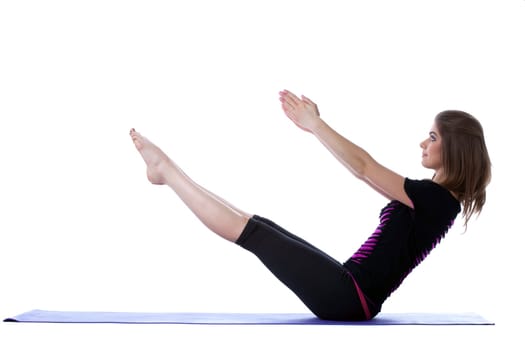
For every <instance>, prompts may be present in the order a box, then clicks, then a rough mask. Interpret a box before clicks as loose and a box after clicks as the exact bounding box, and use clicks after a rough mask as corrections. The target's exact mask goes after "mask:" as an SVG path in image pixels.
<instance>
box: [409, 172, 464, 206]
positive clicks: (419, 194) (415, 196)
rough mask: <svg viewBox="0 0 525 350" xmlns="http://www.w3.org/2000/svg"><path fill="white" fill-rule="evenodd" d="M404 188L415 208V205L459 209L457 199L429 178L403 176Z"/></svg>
mask: <svg viewBox="0 0 525 350" xmlns="http://www.w3.org/2000/svg"><path fill="white" fill-rule="evenodd" d="M404 188H405V192H406V193H407V195H408V196H409V197H410V199H411V200H412V202H413V203H414V208H415V209H417V207H420V208H422V207H425V208H428V209H437V208H443V207H448V208H451V209H453V210H458V211H459V210H460V209H461V208H460V204H459V202H458V200H457V199H456V198H455V197H454V196H453V195H452V194H451V193H450V192H449V191H448V190H447V189H446V188H444V187H443V186H441V185H440V184H438V183H436V182H434V181H432V180H430V179H423V180H414V179H410V178H405V182H404Z"/></svg>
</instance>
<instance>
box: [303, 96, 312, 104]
mask: <svg viewBox="0 0 525 350" xmlns="http://www.w3.org/2000/svg"><path fill="white" fill-rule="evenodd" d="M301 99H302V100H303V101H304V102H306V103H308V104H309V105H315V103H314V101H312V100H310V99H309V98H308V97H306V96H305V95H301Z"/></svg>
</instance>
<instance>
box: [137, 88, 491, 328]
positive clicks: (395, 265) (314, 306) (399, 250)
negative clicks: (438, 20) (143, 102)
mask: <svg viewBox="0 0 525 350" xmlns="http://www.w3.org/2000/svg"><path fill="white" fill-rule="evenodd" d="M280 101H281V104H282V108H283V111H284V113H285V114H286V116H287V117H288V118H290V119H291V120H292V121H293V122H294V123H295V124H296V125H297V126H298V127H299V128H301V129H303V130H305V131H307V132H310V133H312V134H313V135H315V136H316V137H317V138H318V139H319V141H320V142H321V143H322V144H323V145H324V146H325V147H326V148H327V149H328V150H329V151H330V152H331V153H332V154H333V155H334V156H335V157H336V158H337V159H338V160H339V161H340V162H341V163H342V164H343V165H344V166H345V167H347V168H348V170H350V171H351V172H352V173H353V174H354V175H355V176H356V177H357V178H359V179H361V180H363V181H364V182H366V183H367V184H368V185H370V187H372V188H373V189H375V190H376V191H378V192H379V193H381V194H382V195H384V196H385V197H386V198H388V199H389V200H390V202H389V203H388V204H387V205H386V207H384V208H383V209H382V211H381V215H380V223H379V226H378V227H377V229H376V230H375V231H374V233H373V234H372V235H371V236H370V238H369V239H368V240H367V241H366V242H365V243H364V244H363V245H362V246H361V247H360V249H359V250H358V251H357V252H356V253H354V255H352V256H351V257H350V258H349V259H348V260H347V261H346V262H345V263H343V264H341V263H340V262H338V261H336V260H334V259H333V258H331V257H330V256H328V255H326V254H325V253H323V252H322V251H320V250H319V249H317V248H315V247H314V246H312V245H311V244H309V243H308V242H305V241H304V240H302V239H301V238H299V237H297V236H295V235H293V234H291V233H290V232H288V231H286V230H285V229H283V228H281V227H279V226H278V225H276V224H275V223H273V222H272V221H270V220H268V219H265V218H263V217H260V216H257V215H252V214H249V213H246V212H244V211H242V210H240V209H238V208H236V207H234V206H233V205H231V204H230V203H228V202H226V201H225V200H223V199H222V198H220V197H218V196H216V195H215V194H213V193H211V192H209V191H208V190H206V189H205V188H203V187H201V186H200V185H198V184H197V183H195V182H193V181H192V180H191V179H190V178H189V177H188V176H187V175H186V174H185V173H184V172H183V171H182V170H181V169H180V168H179V167H178V166H177V165H176V164H175V162H173V161H172V160H171V159H170V158H169V157H168V156H167V155H166V154H165V153H164V152H162V150H160V149H159V148H158V147H157V146H155V145H154V144H153V143H151V142H150V141H149V140H148V139H146V138H145V137H143V136H142V135H140V134H139V133H138V132H136V131H135V130H134V129H132V130H131V132H130V135H131V138H132V140H133V142H134V144H135V146H136V148H137V149H138V151H139V152H140V154H141V155H142V157H143V159H144V161H145V162H146V165H147V176H148V179H149V181H151V182H152V183H153V184H159V185H168V186H169V187H170V188H171V189H173V191H175V193H176V194H177V195H178V196H179V197H180V198H181V199H182V201H183V202H184V203H185V204H186V205H187V206H188V207H189V208H190V209H191V210H192V211H193V213H194V214H195V215H196V216H197V217H198V218H199V219H200V220H201V221H202V222H203V223H204V224H205V225H206V226H207V227H208V228H209V229H210V230H211V231H213V232H215V233H216V234H218V235H219V236H221V237H223V238H225V239H227V240H229V241H231V242H235V243H236V244H238V245H240V246H241V247H243V248H245V249H247V250H249V251H251V252H252V253H254V254H255V255H256V256H257V257H258V258H259V259H260V260H261V261H262V262H263V263H264V264H265V265H266V266H267V267H268V269H270V271H272V273H273V274H274V275H275V276H276V277H277V278H278V279H279V280H281V281H282V282H283V283H284V284H285V285H286V286H288V287H289V288H290V289H291V290H292V291H293V292H294V293H295V294H296V295H297V296H298V297H299V298H300V299H301V300H302V302H303V303H304V304H305V305H306V306H307V307H308V308H309V309H310V310H311V311H312V312H313V313H314V314H315V315H316V316H317V317H319V318H322V319H328V320H341V321H356V320H369V319H371V318H373V317H374V316H375V315H377V314H378V313H379V311H380V310H381V305H382V304H383V302H384V301H385V300H386V299H387V298H388V296H389V295H390V294H391V293H392V292H393V291H394V290H395V289H396V288H397V287H398V286H399V285H400V284H401V282H402V281H403V279H404V278H405V277H406V276H407V275H408V273H410V271H411V270H412V269H413V268H414V267H416V266H417V265H418V264H419V263H420V262H421V261H422V260H423V259H424V258H425V257H426V255H427V254H428V253H429V252H430V250H431V249H432V248H434V247H435V246H436V244H437V243H438V242H439V241H440V240H441V238H442V237H443V236H444V235H445V233H446V232H447V231H448V229H449V228H450V226H451V225H452V224H453V222H454V220H455V218H456V216H457V214H458V213H459V212H460V211H461V207H463V216H464V218H465V226H466V225H467V223H468V220H469V219H470V217H471V216H472V214H474V213H478V214H479V212H480V211H481V209H482V208H483V205H484V203H485V188H486V186H487V185H488V183H489V181H490V174H491V173H490V159H489V156H488V152H487V148H486V146H485V140H484V136H483V130H482V127H481V125H480V123H479V122H478V121H477V120H476V119H475V118H473V117H472V116H470V115H469V114H467V113H465V112H461V111H444V112H441V113H439V114H438V115H437V116H436V118H435V121H434V124H433V125H432V128H431V129H430V132H429V136H428V138H426V139H425V140H424V141H423V142H421V145H420V146H421V148H422V149H423V159H422V165H423V166H424V167H426V168H429V169H433V170H434V176H433V178H432V180H411V179H409V178H404V177H402V176H400V175H398V174H396V173H395V172H393V171H391V170H389V169H387V168H385V167H384V166H382V165H381V164H379V163H378V162H376V161H375V160H374V159H373V158H372V157H371V156H370V155H369V154H368V153H367V152H365V151H364V150H363V149H361V148H360V147H358V146H357V145H355V144H353V143H352V142H350V141H349V140H347V139H345V138H344V137H342V136H341V135H339V134H338V133H337V132H336V131H335V130H333V129H332V128H331V127H330V126H329V125H328V124H327V123H326V122H324V121H323V120H322V119H321V118H320V114H319V111H318V109H317V106H316V105H315V104H314V103H313V102H312V101H311V100H310V99H308V98H306V97H304V96H301V98H299V97H297V96H296V95H294V94H293V93H291V92H289V91H287V90H285V91H281V92H280Z"/></svg>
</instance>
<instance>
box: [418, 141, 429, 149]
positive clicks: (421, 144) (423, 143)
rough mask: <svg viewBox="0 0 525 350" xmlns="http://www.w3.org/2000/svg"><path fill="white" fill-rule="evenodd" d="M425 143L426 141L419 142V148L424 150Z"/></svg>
mask: <svg viewBox="0 0 525 350" xmlns="http://www.w3.org/2000/svg"><path fill="white" fill-rule="evenodd" d="M427 141H428V140H427V139H425V140H423V141H421V143H420V144H419V147H421V148H423V149H425V148H426V147H427Z"/></svg>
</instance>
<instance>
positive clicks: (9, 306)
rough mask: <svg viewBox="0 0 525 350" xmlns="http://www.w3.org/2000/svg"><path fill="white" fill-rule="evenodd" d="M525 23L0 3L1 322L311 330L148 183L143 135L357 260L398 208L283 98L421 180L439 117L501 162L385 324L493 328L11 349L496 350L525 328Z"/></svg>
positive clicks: (464, 5) (432, 11)
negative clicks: (283, 349) (422, 321)
mask: <svg viewBox="0 0 525 350" xmlns="http://www.w3.org/2000/svg"><path fill="white" fill-rule="evenodd" d="M524 16H525V2H524V1H518V0H514V1H510V0H509V1H496V0H494V1H479V0H476V1H474V0H472V1H466V0H461V1H458V0H455V1H451V0H446V1H444V0H440V1H415V0H414V1H408V0H399V1H387V0H376V1H366V2H365V1H335V0H328V1H327V0H324V1H289V0H280V1H273V0H272V1H259V2H256V1H240V0H239V1H233V0H226V1H212V0H200V1H191V2H190V1H187V2H183V1H116V0H105V1H21V0H17V1H1V2H0V132H1V133H2V135H1V137H0V154H1V158H0V160H1V167H2V168H1V172H0V263H1V265H0V283H1V285H0V318H2V319H3V318H6V317H10V316H13V315H16V314H19V313H22V312H25V311H28V310H31V309H34V308H40V309H55V310H105V311H192V312H199V311H201V312H215V311H217V312H306V311H307V310H306V309H305V308H304V306H303V305H302V304H301V303H300V302H299V301H298V300H297V299H296V298H295V296H294V295H292V294H291V293H290V292H289V291H288V290H287V289H286V288H285V287H283V286H282V285H281V284H280V283H279V282H278V281H276V280H275V279H274V278H273V277H272V276H271V275H270V274H269V272H267V271H266V270H265V268H264V267H263V266H262V264H260V263H259V261H257V259H256V258H255V257H253V256H252V255H251V254H249V253H247V252H245V251H243V250H242V249H239V248H238V247H236V246H235V245H232V244H229V243H228V242H226V241H223V240H221V239H219V238H217V237H214V236H213V235H212V234H211V233H209V232H208V231H207V230H206V229H205V228H204V227H203V226H202V225H201V224H200V222H198V221H197V219H195V218H194V217H193V216H192V214H191V213H190V211H189V210H187V209H186V208H185V207H184V206H183V205H182V204H181V202H180V201H179V200H178V199H177V198H176V197H175V195H174V194H173V193H172V192H171V191H170V190H169V189H168V188H163V187H155V186H153V185H150V184H149V183H148V182H147V180H146V177H145V167H144V165H143V163H142V160H141V159H140V157H139V155H138V154H137V153H136V151H135V149H134V147H133V145H132V144H131V142H130V140H129V137H128V130H129V128H131V127H135V128H136V129H138V130H139V131H141V132H142V133H144V134H145V135H147V136H148V137H149V138H150V139H152V140H153V141H155V142H156V143H157V144H158V145H159V146H161V147H162V148H163V149H165V150H166V152H167V153H169V154H170V156H172V157H173V158H174V159H175V160H176V161H177V162H178V163H179V165H180V166H181V167H182V168H184V169H185V171H186V172H187V173H188V174H189V175H190V176H192V177H193V178H194V179H195V180H196V181H198V182H199V183H201V184H202V185H204V186H205V187H207V188H209V189H210V190H212V191H214V192H216V193H218V194H219V195H221V196H223V197H224V198H226V199H227V200H229V201H231V202H233V203H234V204H235V205H237V206H239V207H241V208H242V209H244V210H246V211H248V212H252V213H257V214H260V215H263V216H267V217H269V218H271V219H273V220H274V221H276V222H278V223H279V224H281V225H282V226H284V227H286V228H288V229H289V230H291V231H292V232H294V233H296V234H298V235H300V236H302V237H303V238H305V239H307V240H309V241H311V242H312V243H313V244H315V245H317V246H319V247H320V248H322V249H323V250H325V251H326V252H327V253H329V254H331V255H332V256H334V257H335V258H336V259H338V260H341V261H343V260H346V259H347V258H348V257H349V256H350V255H351V254H352V253H353V252H354V251H355V250H356V249H357V248H358V247H359V245H360V244H361V243H362V242H363V241H364V240H365V239H366V238H367V237H368V235H369V234H370V233H371V232H372V231H373V230H374V229H375V227H376V225H377V216H378V213H379V210H380V209H381V208H382V206H383V205H384V204H385V203H386V201H385V199H384V198H382V197H380V196H379V195H378V194H376V193H375V192H373V191H372V190H370V189H369V188H367V187H366V186H365V185H364V184H362V183H361V182H359V181H358V180H356V179H355V178H354V177H353V176H352V175H351V174H350V173H348V172H347V171H346V170H345V169H344V168H343V167H342V166H341V165H340V164H339V163H337V161H336V160H335V159H333V158H332V157H331V155H330V154H329V153H328V152H327V151H326V150H325V149H324V148H323V147H322V146H321V145H320V143H319V142H318V141H316V140H315V139H314V138H313V137H312V136H311V135H309V134H306V133H304V132H302V131H301V130H300V129H298V128H296V127H295V126H294V125H293V124H292V123H291V122H290V121H289V120H288V119H287V118H286V117H285V116H284V114H283V113H282V112H281V110H280V104H279V101H278V91H280V90H281V89H284V88H287V89H290V90H292V91H294V92H296V93H298V94H305V95H307V96H309V97H310V98H312V99H313V100H314V101H315V102H317V104H318V105H319V108H320V110H321V114H322V117H323V118H324V119H325V120H326V121H327V122H328V123H329V124H331V125H332V126H333V127H334V128H335V129H336V130H338V131H339V132H341V133H342V134H344V135H345V136H347V137H348V138H350V139H351V140H353V141H354V142H356V143H357V144H359V145H361V146H362V147H363V148H365V149H366V150H367V151H369V152H370V153H371V154H372V155H373V156H374V157H375V158H376V159H377V160H378V161H380V162H382V163H383V164H385V165H386V166H388V167H390V168H392V169H393V170H395V171H397V172H398V173H400V174H402V175H404V176H409V177H412V178H424V177H430V176H431V175H432V174H431V173H430V172H429V171H428V170H426V169H424V168H422V167H421V166H420V154H421V151H420V148H419V142H420V141H421V140H422V139H423V138H425V137H426V135H427V133H428V130H429V128H430V126H431V124H432V119H433V117H434V115H435V114H436V113H438V112H439V111H441V110H443V109H451V108H453V109H463V110H466V111H467V112H470V113H472V114H473V115H474V116H476V117H477V118H478V119H479V120H480V121H481V122H482V124H483V125H484V128H485V134H486V141H487V144H488V147H489V151H490V155H491V157H492V161H493V182H492V184H491V185H490V187H489V189H488V199H487V205H486V206H485V208H484V210H483V213H482V215H481V216H480V217H479V218H478V219H477V220H476V219H473V220H472V221H471V223H470V225H469V229H468V231H467V233H465V234H462V231H463V230H462V222H461V220H458V221H457V224H456V226H455V227H454V228H453V229H452V230H451V231H450V233H449V235H448V236H447V238H446V239H445V240H444V241H443V242H442V244H440V246H439V247H438V248H437V249H436V250H435V251H434V252H432V254H431V255H430V256H429V257H428V259H427V260H426V261H425V262H424V263H423V264H422V265H421V266H420V267H419V268H418V269H416V270H415V271H414V272H413V274H412V275H410V276H409V277H408V278H407V280H406V281H405V283H404V284H403V285H402V287H401V288H400V289H399V290H398V291H397V292H396V293H395V294H394V295H393V296H392V297H391V298H390V299H389V300H388V301H387V302H386V303H385V305H384V307H383V311H385V312H409V311H415V312H425V311H428V312H443V311H444V312H462V311H474V312H477V313H480V314H481V315H483V316H485V317H486V318H489V319H491V320H493V321H496V323H497V326H496V327H490V328H484V327H477V328H476V327H474V328H470V327H465V328H461V327H460V328H454V327H445V328H440V327H437V328H432V327H430V328H428V327H420V328H417V327H416V328H411V327H404V328H403V327H401V328H399V327H394V328H388V327H387V328H374V327H369V328H366V327H364V328H357V329H355V328H338V327H335V328H334V327H327V328H315V327H314V328H308V329H305V328H300V327H299V328H297V327H289V328H286V327H285V328H278V327H277V328H274V327H269V328H264V327H262V328H258V327H251V328H250V327H244V328H243V327H240V328H236V327H218V328H213V327H211V328H206V327H202V326H201V327H196V328H192V327H183V326H180V327H177V326H172V327H164V326H155V327H148V326H144V327H142V328H139V327H133V326H132V328H130V326H111V325H106V326H104V325H99V326H94V325H92V326H89V325H85V326H73V325H72V326H71V327H67V326H59V325H11V324H10V325H7V324H5V323H4V324H1V326H0V344H8V343H9V344H10V345H11V346H12V347H13V348H17V347H20V348H24V347H25V346H30V345H32V346H39V347H40V348H51V347H53V348H57V347H58V348H61V346H62V347H63V348H71V347H74V348H79V346H80V347H82V346H85V347H86V348H93V347H96V348H104V347H105V346H107V347H108V348H114V347H116V346H117V345H118V346H121V345H122V346H126V347H128V348H129V347H130V346H131V347H136V348H160V347H164V346H165V347H167V348H169V347H173V346H177V345H178V344H179V343H180V342H182V341H185V342H186V344H189V343H188V342H194V343H193V344H196V345H206V344H207V345H216V346H218V347H219V348H220V347H226V346H228V347H230V348H231V347H236V346H238V347H239V348H241V347H243V348H244V347H246V346H250V347H254V346H255V347H257V346H259V347H260V348H268V347H270V346H276V344H279V343H281V344H283V343H284V344H285V345H305V344H306V345H316V344H324V345H327V344H330V342H333V343H334V344H338V345H339V346H345V347H346V346H352V345H354V344H370V341H371V339H374V340H373V343H374V344H385V345H388V344H392V339H397V340H396V341H402V342H403V343H404V344H405V346H408V345H410V344H414V345H415V346H420V345H421V344H427V345H430V346H432V345H435V346H436V347H442V346H443V345H449V344H456V345H458V344H459V345H461V344H464V345H469V346H470V345H472V344H480V345H486V344H489V343H488V342H494V344H496V342H497V341H499V340H498V339H503V338H504V337H507V336H508V335H510V334H511V333H512V332H513V329H514V327H517V326H515V325H516V324H517V321H518V319H519V316H520V315H519V312H521V311H523V301H522V300H523V299H522V298H523V287H521V286H519V285H518V283H519V282H520V280H521V279H522V271H521V267H522V266H523V262H522V255H521V250H522V247H523V246H522V242H523V238H522V235H523V229H522V224H521V219H522V215H521V207H520V204H521V203H522V195H523V189H522V188H523V185H522V183H523V182H522V173H521V170H520V169H521V168H522V161H523V160H522V158H523V142H522V136H521V134H522V131H521V130H520V126H519V125H520V122H521V120H522V119H523V117H524V116H525V105H524V103H523V96H524V92H525V69H524V67H523V62H525V54H524V52H523V43H524V37H525V20H524ZM64 327H65V328H64ZM277 338H279V339H281V340H279V341H277ZM71 339H73V340H71ZM79 339H80V340H81V341H80V342H78V341H79ZM453 339H454V340H453ZM458 339H459V340H458ZM75 342H77V343H75ZM458 342H459V343H458ZM71 344H74V345H71ZM185 346H186V347H188V345H185Z"/></svg>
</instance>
